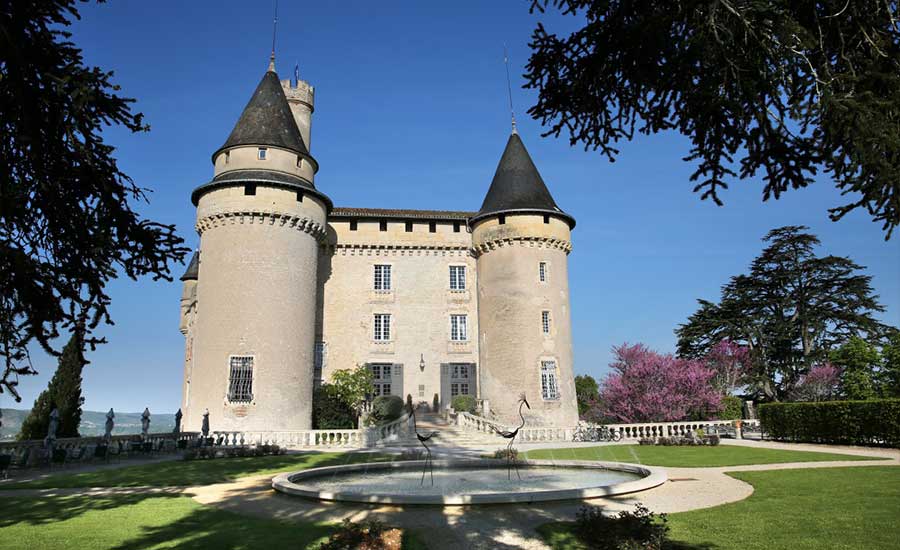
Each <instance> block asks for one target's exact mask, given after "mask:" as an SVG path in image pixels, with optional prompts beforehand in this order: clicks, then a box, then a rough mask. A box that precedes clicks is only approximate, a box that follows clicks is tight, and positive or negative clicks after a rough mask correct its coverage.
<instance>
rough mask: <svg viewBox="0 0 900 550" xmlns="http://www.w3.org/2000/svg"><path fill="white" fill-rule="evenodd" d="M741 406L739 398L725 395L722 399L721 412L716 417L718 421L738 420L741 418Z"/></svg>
mask: <svg viewBox="0 0 900 550" xmlns="http://www.w3.org/2000/svg"><path fill="white" fill-rule="evenodd" d="M743 405H744V403H743V402H742V400H741V398H740V397H736V396H734V395H726V396H725V397H723V398H722V412H720V413H719V414H718V415H717V416H718V418H719V420H740V419H741V418H743V412H744V411H743Z"/></svg>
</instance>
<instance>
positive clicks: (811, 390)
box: [790, 363, 841, 401]
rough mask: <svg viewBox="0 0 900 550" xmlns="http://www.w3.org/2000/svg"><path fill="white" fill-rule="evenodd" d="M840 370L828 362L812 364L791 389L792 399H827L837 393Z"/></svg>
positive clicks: (832, 397)
mask: <svg viewBox="0 0 900 550" xmlns="http://www.w3.org/2000/svg"><path fill="white" fill-rule="evenodd" d="M840 383H841V370H840V369H839V368H837V367H835V366H834V365H832V364H830V363H824V364H821V365H814V366H813V367H812V368H811V369H809V372H808V373H806V374H804V375H802V376H801V377H800V379H799V380H798V381H797V385H796V386H794V389H793V390H792V391H791V395H790V398H791V399H792V400H794V401H828V400H830V399H834V397H835V396H836V395H837V394H838V388H839V387H840Z"/></svg>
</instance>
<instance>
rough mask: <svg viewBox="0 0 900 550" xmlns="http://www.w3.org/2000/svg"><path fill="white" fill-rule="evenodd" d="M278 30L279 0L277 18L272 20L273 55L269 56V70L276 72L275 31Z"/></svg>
mask: <svg viewBox="0 0 900 550" xmlns="http://www.w3.org/2000/svg"><path fill="white" fill-rule="evenodd" d="M277 30H278V0H275V18H274V19H273V20H272V55H270V56H269V70H270V71H271V72H273V73H274V72H275V33H276V31H277Z"/></svg>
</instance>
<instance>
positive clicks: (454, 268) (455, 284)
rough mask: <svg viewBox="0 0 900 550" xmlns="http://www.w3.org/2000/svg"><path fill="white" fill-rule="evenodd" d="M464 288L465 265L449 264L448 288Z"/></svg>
mask: <svg viewBox="0 0 900 550" xmlns="http://www.w3.org/2000/svg"><path fill="white" fill-rule="evenodd" d="M465 289H466V266H464V265H451V266H450V290H465Z"/></svg>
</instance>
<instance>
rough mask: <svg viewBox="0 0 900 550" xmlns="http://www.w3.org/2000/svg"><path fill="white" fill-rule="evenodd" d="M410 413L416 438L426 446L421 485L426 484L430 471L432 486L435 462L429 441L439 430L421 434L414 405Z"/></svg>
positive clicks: (432, 483)
mask: <svg viewBox="0 0 900 550" xmlns="http://www.w3.org/2000/svg"><path fill="white" fill-rule="evenodd" d="M409 414H410V416H412V421H413V431H414V432H416V439H418V440H419V443H421V444H422V446H423V447H425V465H424V466H423V468H422V481H421V483H419V485H425V472H426V471H428V472H429V473H430V474H431V486H432V487H434V464H433V463H432V461H431V449H429V448H428V444H427V443H426V442H427V441H430V440H431V438H432V437H434V436H436V435H437V434H438V432H431V433H428V434H424V435H423V434H420V433H419V428H418V426H417V424H416V409H415V408H413V407H409Z"/></svg>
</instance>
